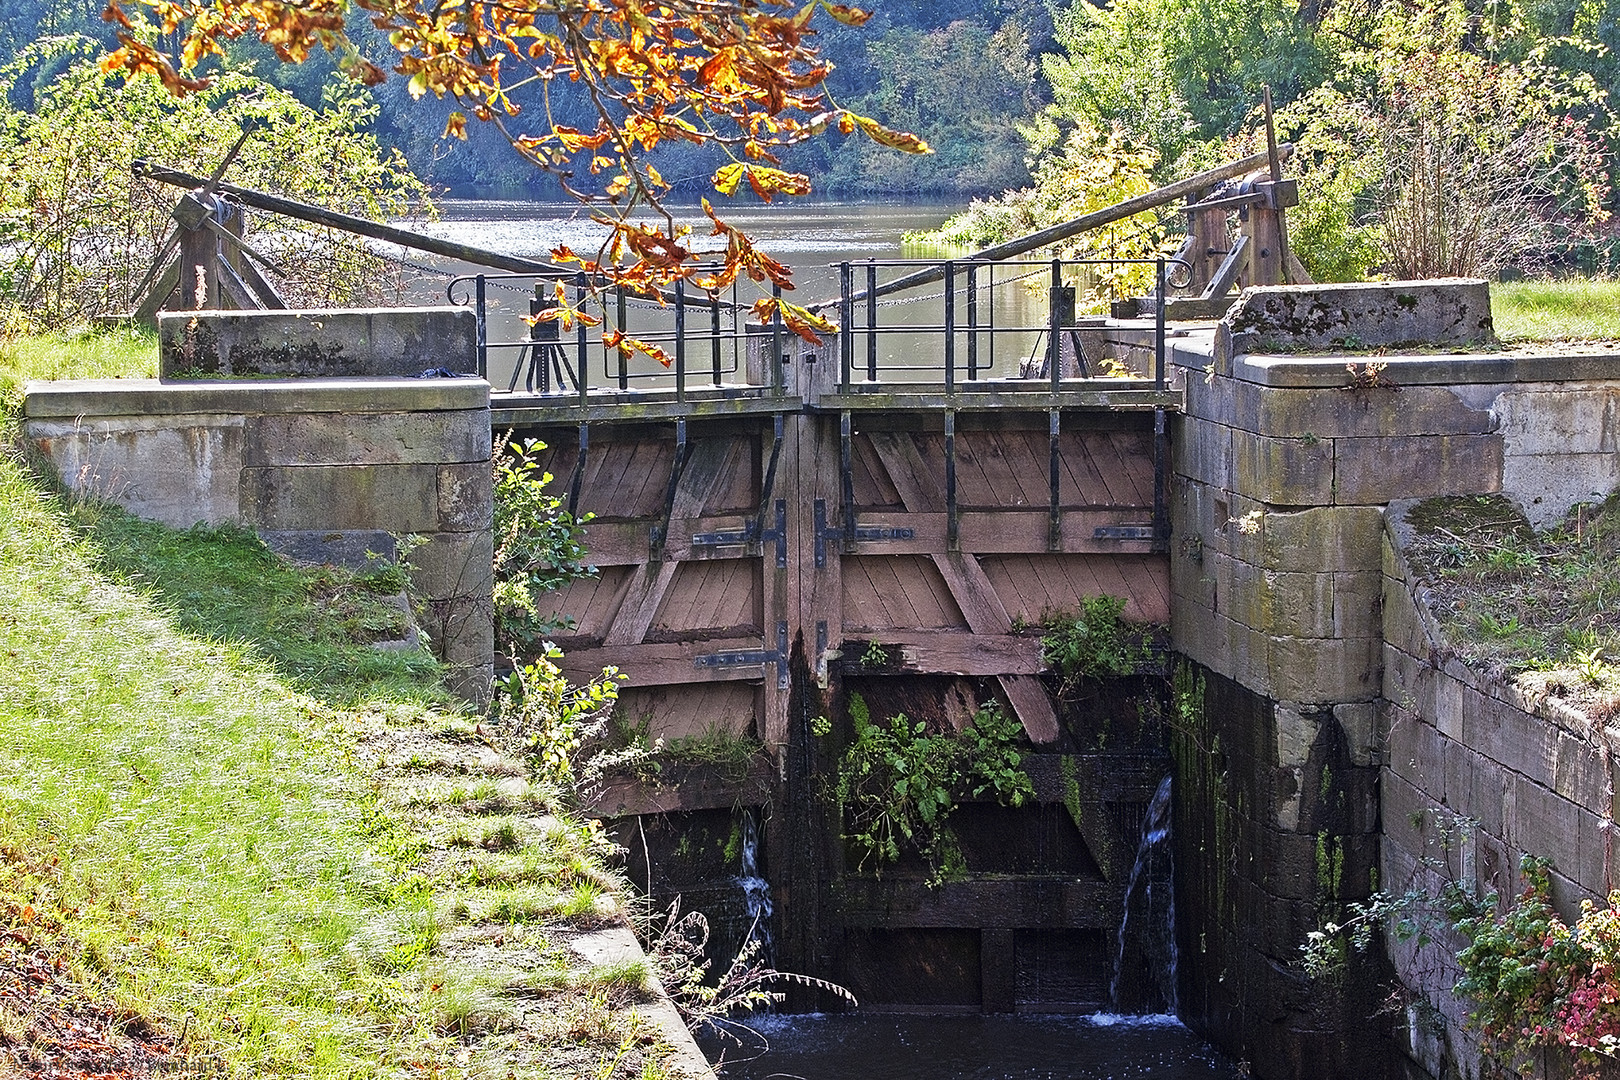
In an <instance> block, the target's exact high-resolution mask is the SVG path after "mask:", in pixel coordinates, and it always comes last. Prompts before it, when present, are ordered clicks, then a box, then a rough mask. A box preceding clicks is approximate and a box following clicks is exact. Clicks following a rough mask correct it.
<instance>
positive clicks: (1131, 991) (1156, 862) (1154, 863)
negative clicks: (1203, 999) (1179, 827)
mask: <svg viewBox="0 0 1620 1080" xmlns="http://www.w3.org/2000/svg"><path fill="white" fill-rule="evenodd" d="M1176 961H1177V955H1176V893H1175V866H1174V863H1173V860H1172V855H1171V849H1170V777H1168V776H1166V777H1165V778H1164V780H1163V781H1162V782H1161V783H1160V784H1159V789H1158V790H1157V791H1156V792H1154V793H1153V801H1152V802H1151V803H1149V804H1148V809H1147V815H1146V817H1145V819H1144V820H1143V822H1142V840H1141V842H1140V843H1139V844H1138V845H1137V848H1136V862H1135V864H1134V865H1132V867H1131V877H1130V882H1129V883H1128V884H1127V885H1126V886H1125V905H1124V914H1123V915H1122V916H1121V918H1120V922H1119V937H1118V940H1117V942H1116V944H1115V951H1114V975H1113V979H1112V981H1111V982H1110V983H1109V986H1108V996H1109V1003H1110V1005H1111V1007H1112V1008H1114V1009H1115V1010H1116V1011H1118V1012H1125V1013H1146V1012H1166V1013H1170V1014H1172V1015H1173V1014H1175V1013H1177V1012H1179V1011H1180V1009H1179V1002H1178V1001H1177V999H1176Z"/></svg>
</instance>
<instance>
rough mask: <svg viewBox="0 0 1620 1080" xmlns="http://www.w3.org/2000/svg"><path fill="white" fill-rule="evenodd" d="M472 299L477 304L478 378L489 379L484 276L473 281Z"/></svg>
mask: <svg viewBox="0 0 1620 1080" xmlns="http://www.w3.org/2000/svg"><path fill="white" fill-rule="evenodd" d="M473 291H474V299H475V301H476V303H477V312H478V317H477V330H476V334H477V343H478V377H479V378H481V379H487V378H489V324H488V322H487V321H486V320H487V319H488V318H489V316H488V315H487V314H485V311H484V275H483V274H479V275H478V276H477V277H476V278H475V279H474V280H473Z"/></svg>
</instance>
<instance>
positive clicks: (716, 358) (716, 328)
mask: <svg viewBox="0 0 1620 1080" xmlns="http://www.w3.org/2000/svg"><path fill="white" fill-rule="evenodd" d="M709 300H710V302H711V303H710V307H709V361H710V363H712V364H713V365H714V385H716V386H719V385H720V384H721V383H722V382H723V381H724V380H723V379H721V377H720V294H719V293H715V294H714V295H713V296H711V297H709Z"/></svg>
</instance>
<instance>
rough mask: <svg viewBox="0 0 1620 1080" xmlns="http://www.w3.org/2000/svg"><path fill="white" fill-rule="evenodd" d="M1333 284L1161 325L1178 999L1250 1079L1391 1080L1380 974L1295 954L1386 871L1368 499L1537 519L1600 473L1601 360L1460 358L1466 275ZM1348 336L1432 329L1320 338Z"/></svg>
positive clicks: (1473, 324) (1467, 302)
mask: <svg viewBox="0 0 1620 1080" xmlns="http://www.w3.org/2000/svg"><path fill="white" fill-rule="evenodd" d="M1343 292H1344V290H1342V289H1339V288H1337V287H1334V288H1331V289H1316V290H1313V289H1312V288H1311V287H1282V288H1278V289H1252V290H1247V291H1246V292H1245V293H1244V295H1243V297H1242V299H1240V301H1239V302H1238V303H1237V304H1236V305H1234V307H1233V309H1232V311H1231V312H1229V313H1228V315H1227V317H1226V319H1225V320H1223V322H1222V323H1221V324H1220V326H1219V327H1218V329H1217V331H1216V333H1215V336H1214V338H1213V341H1211V340H1209V339H1203V341H1202V342H1200V341H1199V340H1198V339H1177V340H1175V341H1173V342H1172V343H1171V359H1172V362H1173V363H1174V364H1176V365H1178V366H1179V367H1180V368H1181V369H1182V374H1183V377H1184V379H1185V397H1186V405H1185V410H1184V413H1183V415H1181V416H1180V417H1178V418H1176V419H1175V421H1174V422H1173V425H1172V439H1173V476H1172V489H1171V517H1172V539H1171V549H1172V550H1171V587H1172V621H1171V632H1172V636H1173V639H1174V641H1175V644H1176V647H1177V648H1178V650H1180V651H1181V652H1182V653H1183V654H1184V655H1185V656H1187V657H1188V658H1189V659H1191V660H1192V661H1195V662H1196V664H1197V665H1199V667H1200V668H1201V669H1202V670H1203V672H1204V674H1205V682H1206V693H1205V696H1204V707H1203V715H1202V717H1201V718H1199V719H1197V721H1196V722H1195V723H1194V724H1193V727H1194V729H1195V730H1194V731H1193V732H1192V734H1193V735H1195V736H1196V739H1195V740H1194V741H1195V742H1197V743H1198V745H1199V747H1200V750H1199V752H1198V753H1197V754H1190V755H1189V754H1182V755H1178V764H1179V765H1180V769H1179V772H1178V777H1179V779H1180V780H1181V783H1182V796H1183V799H1184V800H1186V801H1187V803H1188V805H1187V806H1184V808H1183V811H1182V813H1183V814H1184V815H1186V816H1188V817H1189V819H1207V820H1208V822H1209V824H1207V825H1204V826H1195V825H1194V823H1193V820H1189V822H1188V826H1189V828H1188V831H1187V832H1186V833H1184V839H1183V841H1182V843H1181V845H1180V846H1179V848H1178V858H1179V859H1180V860H1181V861H1180V863H1179V864H1178V888H1179V890H1180V891H1181V894H1182V895H1183V896H1184V897H1186V898H1187V900H1186V902H1184V903H1181V910H1182V913H1183V914H1184V919H1183V922H1184V925H1183V931H1182V933H1183V946H1184V948H1186V949H1189V950H1191V951H1192V952H1194V953H1196V954H1198V956H1197V957H1196V958H1195V959H1194V960H1193V962H1192V963H1191V964H1189V965H1188V968H1189V969H1191V970H1193V971H1195V972H1196V973H1197V974H1196V975H1195V976H1193V980H1192V981H1194V982H1195V983H1196V985H1195V986H1193V987H1190V988H1184V991H1185V992H1184V995H1183V1001H1184V1002H1185V1003H1188V1005H1189V1008H1188V1009H1187V1012H1188V1016H1187V1019H1188V1020H1189V1022H1191V1023H1193V1024H1194V1025H1195V1026H1197V1027H1200V1028H1202V1029H1203V1030H1205V1031H1206V1032H1207V1033H1209V1034H1210V1035H1212V1036H1213V1037H1215V1038H1216V1040H1217V1041H1218V1042H1219V1043H1221V1044H1222V1045H1223V1046H1225V1047H1226V1048H1227V1049H1228V1050H1229V1051H1230V1052H1233V1053H1235V1054H1238V1055H1239V1056H1241V1057H1244V1058H1247V1059H1248V1060H1250V1061H1251V1062H1252V1063H1253V1069H1254V1074H1255V1075H1256V1076H1258V1077H1262V1078H1268V1080H1269V1078H1273V1077H1296V1076H1298V1077H1303V1076H1319V1075H1343V1076H1350V1075H1355V1076H1375V1075H1394V1074H1395V1073H1396V1072H1398V1071H1399V1070H1400V1069H1402V1068H1404V1065H1403V1064H1402V1062H1401V1060H1400V1058H1401V1056H1402V1055H1400V1054H1398V1053H1396V1052H1395V1051H1397V1050H1404V1049H1409V1048H1408V1047H1407V1045H1406V1044H1407V1043H1408V1042H1409V1040H1408V1039H1407V1037H1406V1035H1405V1034H1404V1033H1402V1032H1400V1031H1389V1030H1387V1028H1388V1025H1386V1030H1384V1031H1378V1030H1374V1029H1373V1027H1372V1026H1371V1025H1370V1024H1369V1023H1368V1022H1367V1020H1366V1018H1367V1017H1369V1016H1371V1015H1372V1014H1373V1013H1374V1012H1376V1011H1377V1006H1378V1005H1379V1003H1380V1001H1381V999H1382V996H1383V991H1382V990H1381V989H1380V988H1379V984H1380V982H1381V981H1382V980H1385V979H1387V977H1388V975H1389V973H1388V971H1387V970H1385V971H1380V970H1378V968H1377V965H1376V964H1375V963H1372V962H1368V964H1366V965H1364V966H1363V967H1362V968H1361V969H1360V970H1359V971H1357V970H1355V969H1354V968H1353V969H1352V972H1351V974H1350V977H1349V978H1347V979H1346V980H1344V981H1343V982H1341V983H1338V984H1335V985H1332V986H1328V985H1319V984H1312V983H1310V982H1309V981H1308V980H1306V979H1305V978H1304V976H1303V974H1302V972H1301V971H1300V970H1299V965H1298V957H1299V945H1300V943H1301V942H1302V941H1303V940H1304V937H1305V933H1306V932H1308V931H1309V930H1311V929H1313V928H1315V927H1317V926H1319V925H1320V924H1321V923H1322V922H1323V921H1324V920H1325V919H1330V918H1332V917H1334V914H1335V913H1336V912H1337V911H1339V910H1341V906H1342V904H1343V903H1345V902H1346V901H1350V900H1355V899H1360V898H1363V897H1365V896H1367V895H1369V894H1370V893H1371V892H1373V891H1375V890H1376V888H1377V886H1378V882H1379V880H1380V872H1381V869H1383V873H1384V876H1386V877H1387V868H1382V864H1381V861H1380V843H1381V828H1388V827H1390V822H1389V813H1390V810H1391V806H1390V804H1389V798H1388V796H1387V795H1384V796H1381V794H1380V778H1381V777H1380V774H1381V766H1382V765H1383V763H1384V762H1385V760H1386V757H1387V746H1388V740H1389V739H1391V738H1392V737H1393V736H1392V730H1393V729H1392V728H1391V726H1390V725H1391V719H1392V717H1393V716H1395V714H1394V713H1392V712H1391V711H1389V709H1388V707H1387V705H1386V701H1385V695H1386V678H1385V663H1386V646H1385V641H1384V635H1385V619H1386V616H1387V613H1386V611H1385V610H1384V604H1385V575H1384V566H1383V553H1384V525H1383V518H1384V507H1385V506H1386V505H1387V504H1389V503H1391V502H1393V501H1395V500H1401V499H1411V498H1421V497H1426V496H1434V495H1448V494H1471V493H1488V492H1506V493H1508V494H1510V495H1513V496H1515V497H1516V498H1517V499H1518V500H1519V501H1520V502H1521V503H1522V504H1524V505H1525V506H1526V507H1527V509H1529V511H1530V512H1531V515H1532V518H1533V519H1535V520H1539V521H1546V520H1550V519H1552V518H1555V517H1557V516H1560V515H1561V514H1562V513H1563V512H1564V511H1565V510H1567V509H1568V507H1569V506H1570V505H1571V504H1572V503H1573V502H1575V501H1578V500H1580V499H1583V498H1591V497H1592V496H1593V493H1602V492H1606V491H1608V490H1610V489H1611V488H1612V486H1613V480H1614V474H1615V468H1616V455H1615V454H1614V452H1613V451H1614V448H1615V447H1614V443H1615V435H1614V430H1613V425H1612V424H1611V423H1610V417H1611V416H1612V415H1614V405H1615V394H1616V392H1617V391H1620V357H1617V356H1613V355H1608V354H1605V353H1602V352H1601V351H1599V350H1592V351H1590V352H1589V353H1588V354H1586V355H1575V356H1572V355H1567V354H1566V355H1557V356H1533V355H1515V354H1508V353H1504V352H1502V351H1496V350H1492V351H1473V350H1475V349H1477V348H1478V343H1479V342H1480V340H1481V339H1482V338H1484V339H1486V340H1488V339H1489V332H1490V324H1489V306H1488V305H1489V299H1488V293H1487V289H1486V285H1485V283H1484V282H1466V281H1458V282H1434V283H1422V284H1415V285H1414V284H1410V283H1392V284H1389V285H1385V286H1359V287H1356V288H1355V289H1353V290H1350V292H1349V293H1348V294H1346V295H1344V296H1340V295H1338V294H1340V293H1343ZM1335 304H1341V305H1343V306H1344V308H1345V309H1346V310H1348V311H1349V312H1350V315H1351V316H1353V317H1342V313H1340V314H1335V310H1334V305H1335ZM1419 316H1421V318H1419ZM1347 339H1348V343H1349V344H1351V345H1352V346H1355V347H1361V346H1364V345H1379V344H1389V345H1410V344H1411V343H1412V342H1413V341H1419V340H1421V341H1426V342H1429V343H1431V344H1433V345H1435V346H1438V348H1436V349H1435V350H1434V351H1433V352H1420V351H1408V352H1406V353H1403V354H1396V355H1379V354H1367V353H1362V354H1359V355H1355V354H1352V355H1349V356H1346V355H1337V356H1332V355H1322V353H1324V352H1327V351H1328V349H1329V347H1330V346H1331V345H1332V344H1333V343H1335V342H1336V343H1337V344H1339V345H1341V346H1342V345H1344V344H1346V343H1347ZM1263 348H1264V349H1270V350H1272V351H1270V352H1266V353H1263V352H1261V351H1260V350H1261V349H1263ZM1369 363H1371V364H1374V365H1382V366H1373V367H1369V366H1368V365H1369ZM1347 364H1348V365H1353V367H1352V368H1349V369H1347ZM1382 771H1383V773H1384V774H1385V775H1387V774H1388V770H1387V769H1384V770H1382ZM1431 794H1432V793H1431ZM1381 799H1382V803H1381ZM1397 812H1399V811H1397ZM1179 824H1180V822H1179V821H1178V825H1179ZM1385 1035H1393V1036H1394V1038H1393V1039H1385V1038H1384V1036H1385ZM1380 1047H1382V1050H1380V1049H1379V1048H1380Z"/></svg>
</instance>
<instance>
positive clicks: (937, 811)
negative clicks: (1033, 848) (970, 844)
mask: <svg viewBox="0 0 1620 1080" xmlns="http://www.w3.org/2000/svg"><path fill="white" fill-rule="evenodd" d="M849 714H850V721H851V723H852V724H853V725H854V729H855V739H854V741H853V742H852V743H850V745H849V748H848V749H846V750H845V751H844V754H843V757H842V758H840V760H839V763H838V782H837V787H836V796H837V799H838V802H839V805H840V806H842V807H843V810H844V830H845V831H844V840H845V842H846V843H849V844H851V845H852V846H853V847H854V849H855V851H856V852H857V853H858V854H859V862H858V866H859V868H860V869H862V870H864V869H866V868H867V867H868V866H870V867H872V868H873V869H874V870H879V871H880V870H881V869H882V867H883V865H884V864H886V863H893V862H898V861H899V859H900V857H901V854H902V853H903V852H905V851H913V852H916V853H917V854H919V855H921V856H922V857H923V859H924V860H925V861H927V862H928V864H929V865H930V866H932V867H934V868H935V870H936V877H938V872H939V871H940V870H941V869H942V868H944V867H946V865H947V863H948V862H950V861H951V860H948V859H947V858H946V857H945V856H946V855H948V854H949V849H950V847H951V845H952V839H951V837H950V834H949V832H948V830H947V829H946V819H947V818H949V817H950V815H951V813H952V811H954V810H955V809H956V805H957V801H958V798H959V797H960V796H961V794H962V793H963V792H967V793H969V794H970V795H971V796H972V797H974V798H983V797H986V796H990V797H994V798H995V800H996V801H997V802H999V803H1001V804H1002V805H1003V806H1022V805H1023V804H1024V803H1025V802H1027V801H1028V800H1030V799H1032V798H1034V797H1035V789H1034V787H1033V786H1032V785H1031V784H1030V781H1029V777H1028V775H1026V774H1025V773H1024V771H1023V768H1022V766H1021V764H1020V761H1021V758H1022V754H1021V752H1020V751H1019V749H1018V742H1019V739H1020V737H1021V735H1022V733H1023V729H1022V728H1021V727H1020V726H1019V723H1018V721H1017V719H1016V718H1013V717H1010V716H1008V715H1007V714H1006V713H1005V712H1003V711H1002V709H1001V706H1000V705H999V704H997V703H995V702H991V703H990V704H988V705H985V706H984V707H982V708H981V709H979V711H978V712H976V713H975V714H974V716H973V720H972V723H971V724H970V725H969V726H968V727H967V728H966V729H965V730H963V732H962V733H961V734H959V735H958V734H956V733H954V732H950V731H943V732H938V733H932V734H931V733H929V731H928V725H927V724H925V723H922V722H920V721H915V720H912V719H910V718H909V717H907V716H906V715H905V714H904V713H901V714H899V715H897V716H893V717H890V718H889V719H888V720H883V721H878V720H874V719H873V718H872V715H871V712H870V710H869V709H868V708H867V705H866V702H865V700H863V699H862V698H861V696H860V695H859V694H851V695H850V700H849Z"/></svg>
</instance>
